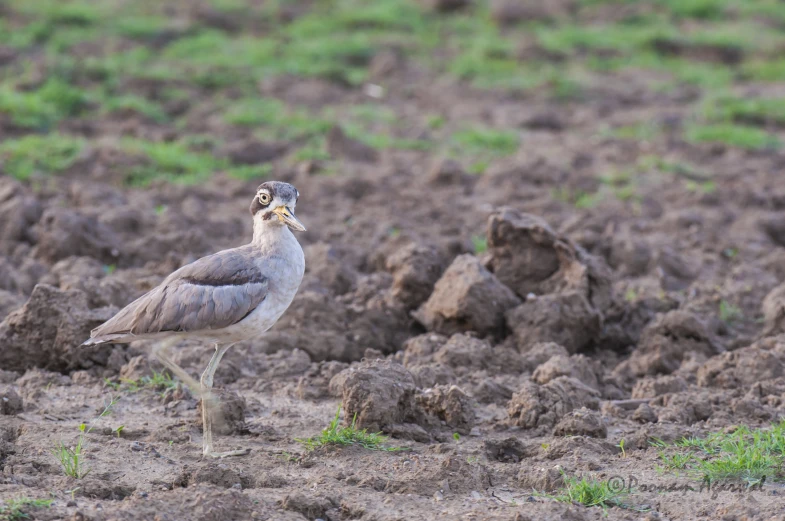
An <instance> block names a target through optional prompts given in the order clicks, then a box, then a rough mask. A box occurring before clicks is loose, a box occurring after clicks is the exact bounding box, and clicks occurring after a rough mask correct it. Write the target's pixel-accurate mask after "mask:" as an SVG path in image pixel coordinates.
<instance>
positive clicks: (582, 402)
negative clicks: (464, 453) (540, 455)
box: [507, 376, 599, 429]
mask: <svg viewBox="0 0 785 521" xmlns="http://www.w3.org/2000/svg"><path fill="white" fill-rule="evenodd" d="M581 407H587V408H590V409H598V408H599V393H598V392H597V391H596V390H594V389H592V388H591V387H588V386H586V385H585V384H583V383H582V382H581V381H579V380H576V379H575V378H570V377H567V376H561V377H559V378H556V379H555V380H552V381H550V382H548V383H547V384H545V385H539V384H536V383H534V382H527V383H525V384H524V385H523V387H522V388H521V389H520V390H519V391H518V392H516V393H515V394H514V395H513V397H512V400H510V403H509V404H508V405H507V412H508V414H509V415H510V420H511V422H512V423H513V424H514V425H517V426H519V427H523V428H524V429H534V428H538V427H546V428H550V427H552V426H553V425H555V424H556V423H557V422H558V421H559V420H561V419H562V418H563V417H564V416H565V415H566V414H568V413H569V412H570V411H572V410H574V409H579V408H581Z"/></svg>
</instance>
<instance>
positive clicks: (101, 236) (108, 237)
mask: <svg viewBox="0 0 785 521" xmlns="http://www.w3.org/2000/svg"><path fill="white" fill-rule="evenodd" d="M38 235H39V237H38V255H37V256H38V257H39V258H40V259H42V260H44V261H46V262H50V263H54V262H57V261H59V260H62V259H65V258H66V257H71V256H86V257H93V258H96V259H98V260H100V261H101V262H104V263H106V264H113V263H116V262H117V259H118V257H119V256H120V241H119V239H118V237H117V235H115V234H114V232H112V231H111V230H110V229H109V228H107V227H106V226H104V225H102V224H101V223H99V222H98V221H97V220H96V219H95V218H93V217H88V216H86V215H84V214H81V213H79V212H76V211H74V210H69V209H66V208H59V207H53V208H49V209H47V210H46V211H45V212H44V215H43V217H41V221H40V222H39V223H38Z"/></svg>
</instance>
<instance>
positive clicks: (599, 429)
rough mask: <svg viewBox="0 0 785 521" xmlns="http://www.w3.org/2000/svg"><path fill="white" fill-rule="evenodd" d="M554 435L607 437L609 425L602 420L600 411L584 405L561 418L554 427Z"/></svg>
mask: <svg viewBox="0 0 785 521" xmlns="http://www.w3.org/2000/svg"><path fill="white" fill-rule="evenodd" d="M553 435H554V436H589V437H590V438H606V437H607V436H608V427H606V426H605V423H604V422H603V421H602V417H601V416H600V413H598V412H597V411H592V410H590V409H586V408H585V407H582V408H580V409H578V410H575V411H571V412H570V413H568V414H567V415H566V416H565V417H564V418H562V419H561V420H559V423H557V424H556V427H554V429H553Z"/></svg>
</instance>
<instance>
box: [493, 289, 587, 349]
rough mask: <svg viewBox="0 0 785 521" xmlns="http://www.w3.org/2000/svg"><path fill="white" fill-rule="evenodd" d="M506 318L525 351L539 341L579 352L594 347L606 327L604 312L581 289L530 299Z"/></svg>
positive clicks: (519, 345)
mask: <svg viewBox="0 0 785 521" xmlns="http://www.w3.org/2000/svg"><path fill="white" fill-rule="evenodd" d="M505 317H506V320H507V326H508V327H509V328H510V329H511V330H512V331H513V333H514V334H515V338H516V340H517V344H518V349H519V350H520V351H521V352H525V351H528V350H529V349H530V347H531V346H533V345H534V344H537V343H539V342H555V343H557V344H559V345H561V346H564V348H565V349H567V351H568V352H570V353H577V352H579V351H581V350H583V349H585V348H587V347H588V346H590V345H591V344H592V342H594V340H595V339H596V338H597V337H598V336H599V334H600V332H601V329H602V317H601V315H600V314H599V313H598V312H597V310H596V309H595V308H594V307H592V306H591V304H590V303H589V301H588V300H587V299H586V298H585V297H584V296H583V295H582V294H581V293H579V292H577V291H570V292H566V293H554V294H550V295H543V296H541V297H536V298H532V299H529V300H527V301H526V302H524V303H523V304H521V305H520V306H518V307H516V308H513V309H511V310H510V311H508V312H507V314H506V315H505Z"/></svg>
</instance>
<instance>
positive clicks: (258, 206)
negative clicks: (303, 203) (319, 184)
mask: <svg viewBox="0 0 785 521" xmlns="http://www.w3.org/2000/svg"><path fill="white" fill-rule="evenodd" d="M299 198H300V192H298V191H297V189H296V188H295V187H293V186H292V185H290V184H289V183H283V182H281V181H267V182H266V183H262V184H260V185H259V188H257V189H256V195H254V198H253V201H252V202H251V215H253V216H254V221H257V220H258V221H259V222H260V223H263V224H268V225H273V226H283V225H286V226H288V227H289V229H291V230H293V231H297V232H304V231H305V226H303V223H301V222H300V220H299V219H297V217H295V215H294V208H295V206H297V199H299Z"/></svg>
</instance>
